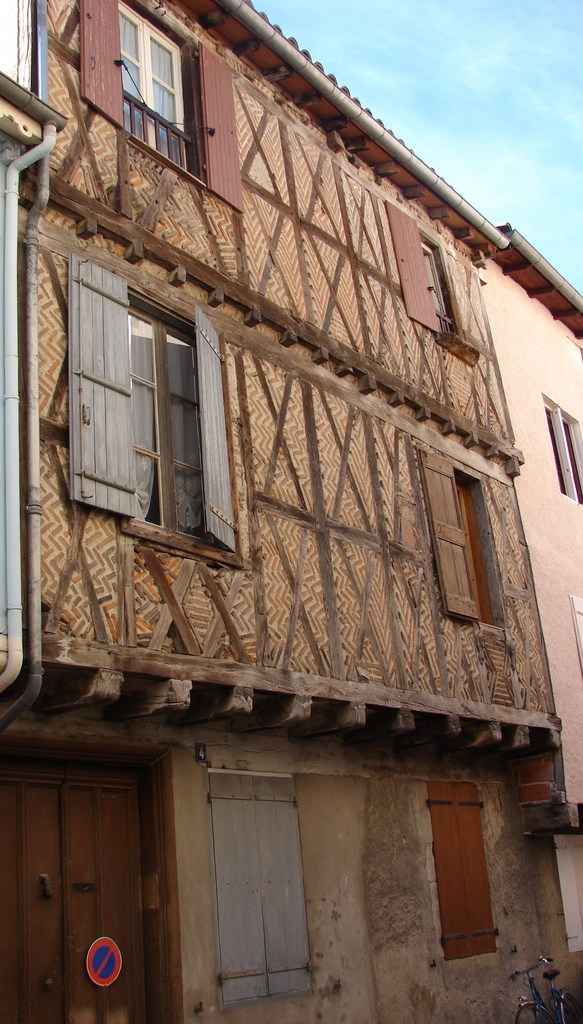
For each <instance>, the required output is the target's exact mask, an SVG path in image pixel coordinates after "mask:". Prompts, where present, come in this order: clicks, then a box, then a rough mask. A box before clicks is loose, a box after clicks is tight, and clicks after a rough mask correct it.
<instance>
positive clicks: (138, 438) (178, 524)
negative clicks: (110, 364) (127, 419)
mask: <svg viewBox="0 0 583 1024" xmlns="http://www.w3.org/2000/svg"><path fill="white" fill-rule="evenodd" d="M129 343H130V370H131V390H132V418H133V428H134V450H135V459H136V492H137V500H138V507H139V511H138V516H139V517H140V518H142V519H144V520H145V521H146V522H149V523H155V524H157V525H159V526H166V527H168V529H171V530H177V531H178V532H179V533H186V534H193V535H195V536H196V535H200V534H202V533H203V497H202V454H201V443H200V427H199V404H198V393H197V380H196V356H195V350H194V347H193V345H192V344H191V343H190V341H189V340H188V339H187V338H185V337H181V336H180V335H179V334H178V333H177V332H175V331H173V330H170V329H169V327H168V326H167V325H166V324H165V323H163V322H162V321H160V320H155V319H153V318H150V317H147V316H145V315H144V314H142V313H140V312H137V311H136V312H131V313H130V315H129Z"/></svg>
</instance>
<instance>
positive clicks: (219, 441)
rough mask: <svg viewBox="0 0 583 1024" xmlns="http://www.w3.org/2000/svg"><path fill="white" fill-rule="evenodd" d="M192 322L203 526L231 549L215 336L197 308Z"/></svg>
mask: <svg viewBox="0 0 583 1024" xmlns="http://www.w3.org/2000/svg"><path fill="white" fill-rule="evenodd" d="M195 322H196V353H197V362H198V386H199V400H200V419H201V441H202V464H203V480H204V502H205V522H206V528H207V530H208V531H209V533H211V534H212V536H213V537H215V538H216V540H219V541H221V543H223V544H224V545H225V546H226V547H228V548H229V549H230V550H231V551H234V549H235V529H234V523H233V503H232V499H231V481H230V474H229V449H228V444H227V428H226V422H225V404H224V396H223V379H222V373H221V354H220V350H219V336H218V334H217V332H216V330H215V328H214V327H213V325H212V324H211V322H210V320H209V318H208V317H207V316H205V314H204V313H203V312H202V310H201V309H199V308H198V307H197V308H196V314H195Z"/></svg>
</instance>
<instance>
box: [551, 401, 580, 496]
mask: <svg viewBox="0 0 583 1024" xmlns="http://www.w3.org/2000/svg"><path fill="white" fill-rule="evenodd" d="M546 416H547V424H548V428H549V434H550V438H551V445H552V449H553V455H554V459H555V466H556V468H557V476H558V478H559V487H560V488H561V491H562V493H563V494H566V495H567V497H568V498H571V499H572V500H573V501H576V502H578V503H579V504H583V444H582V441H581V431H580V428H579V424H578V423H577V421H576V420H574V419H573V418H572V417H571V416H568V415H567V413H566V412H563V410H562V409H559V407H558V406H557V405H550V404H548V405H547V406H546Z"/></svg>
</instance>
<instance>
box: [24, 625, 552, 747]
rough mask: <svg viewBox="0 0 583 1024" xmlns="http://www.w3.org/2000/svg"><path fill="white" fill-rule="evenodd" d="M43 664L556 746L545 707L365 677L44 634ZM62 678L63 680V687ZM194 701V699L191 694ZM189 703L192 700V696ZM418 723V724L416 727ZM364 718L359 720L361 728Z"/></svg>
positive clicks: (71, 672) (61, 670) (66, 672)
mask: <svg viewBox="0 0 583 1024" xmlns="http://www.w3.org/2000/svg"><path fill="white" fill-rule="evenodd" d="M43 664H44V665H45V668H46V673H47V677H50V675H51V674H52V673H55V674H56V675H57V676H58V677H59V678H60V679H63V677H66V678H69V677H72V678H75V677H78V676H79V675H80V674H81V673H89V674H92V673H95V672H96V671H98V670H105V669H109V670H115V671H117V672H119V673H126V674H129V675H130V676H131V675H136V674H137V673H138V672H139V674H140V675H143V676H147V677H148V678H150V679H152V680H154V679H168V678H170V677H171V678H174V679H188V680H192V682H193V686H194V687H195V688H199V687H202V688H204V687H206V688H209V689H210V688H215V687H217V688H219V689H222V690H225V689H228V688H232V687H234V686H237V687H238V686H241V687H249V688H251V689H253V690H259V691H261V692H262V693H266V692H270V693H284V694H290V693H293V694H300V695H304V696H308V697H312V698H314V700H315V701H316V700H317V699H318V698H319V699H321V700H323V701H327V702H336V701H338V702H341V703H342V702H344V703H346V702H347V701H348V702H351V703H355V704H357V705H361V704H366V705H367V706H368V708H369V712H370V711H371V710H374V709H378V710H381V709H384V710H390V709H393V710H394V709H400V710H407V711H411V712H413V713H414V714H415V716H416V717H417V716H425V717H427V718H430V719H435V718H439V717H440V716H444V715H451V716H457V717H458V718H464V719H472V718H474V719H476V720H478V721H484V720H488V721H492V722H494V721H497V722H500V723H501V724H502V725H503V726H504V727H507V728H508V729H512V728H515V727H516V726H526V727H528V728H530V730H531V740H532V742H533V743H534V744H535V749H536V748H540V749H543V748H545V749H556V747H557V746H558V745H559V737H560V732H559V730H560V723H559V720H558V719H557V718H556V716H555V715H554V714H552V713H551V712H547V711H536V710H528V709H524V708H517V707H508V706H506V705H501V704H487V705H486V704H484V702H478V701H475V700H463V701H462V700H459V699H457V698H455V697H444V696H441V695H440V694H434V693H422V692H420V691H417V690H402V689H398V688H397V687H391V686H379V685H377V684H376V683H370V682H367V681H356V680H350V679H335V678H333V677H331V676H323V675H317V674H310V673H306V672H292V671H289V670H283V669H276V668H272V667H261V666H259V665H255V664H252V663H250V662H247V663H242V662H240V661H236V660H235V659H232V660H228V661H227V660H218V659H213V658H207V657H204V656H202V655H198V656H197V655H189V654H181V653H177V652H169V651H154V650H147V649H145V648H131V647H124V646H121V645H116V644H112V643H110V642H107V643H105V642H99V641H96V640H85V639H81V638H77V637H70V636H55V635H54V634H52V633H45V634H43ZM64 685H66V682H65V681H64V682H63V686H64ZM193 699H194V697H193ZM191 706H192V700H191ZM422 724H423V723H422V722H420V726H421V725H422ZM362 725H364V721H363V722H361V726H362Z"/></svg>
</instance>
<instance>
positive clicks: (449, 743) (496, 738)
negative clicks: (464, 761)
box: [443, 721, 502, 750]
mask: <svg viewBox="0 0 583 1024" xmlns="http://www.w3.org/2000/svg"><path fill="white" fill-rule="evenodd" d="M501 742H502V726H501V725H500V723H499V722H467V721H465V722H463V723H462V727H461V731H460V733H459V734H458V735H457V736H453V737H451V738H446V739H445V740H444V742H443V748H444V750H469V749H471V748H474V749H476V748H478V747H479V748H481V749H484V748H485V747H497V746H499V745H500V744H501Z"/></svg>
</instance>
